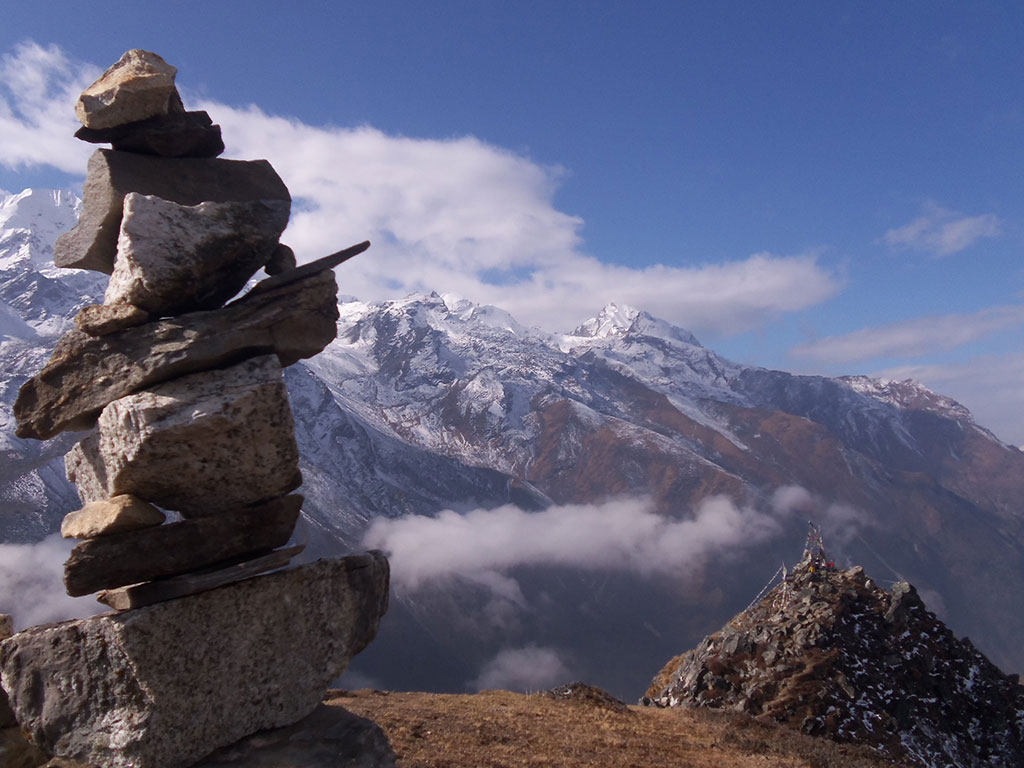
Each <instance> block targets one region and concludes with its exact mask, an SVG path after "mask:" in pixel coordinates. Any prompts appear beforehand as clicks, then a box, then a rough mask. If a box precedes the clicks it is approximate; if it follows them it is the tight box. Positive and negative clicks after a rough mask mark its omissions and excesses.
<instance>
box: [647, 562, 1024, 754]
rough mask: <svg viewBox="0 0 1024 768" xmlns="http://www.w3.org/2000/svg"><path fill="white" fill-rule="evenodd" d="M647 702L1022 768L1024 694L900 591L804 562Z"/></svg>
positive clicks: (906, 590)
mask: <svg viewBox="0 0 1024 768" xmlns="http://www.w3.org/2000/svg"><path fill="white" fill-rule="evenodd" d="M642 703H645V704H648V705H655V706H661V707H672V706H687V707H694V706H700V707H710V708H715V709H731V710H739V711H742V712H747V713H749V714H752V715H755V716H758V717H761V718H764V719H769V720H775V721H778V722H782V723H785V724H787V725H790V726H792V727H794V728H797V729H799V730H801V731H803V732H805V733H810V734H815V735H824V736H828V737H830V738H832V739H835V740H837V741H852V742H859V743H865V744H868V745H870V746H873V747H876V748H878V749H880V750H882V751H883V752H885V753H887V754H888V755H889V756H890V757H892V758H893V759H896V760H898V761H907V762H909V763H911V764H913V765H917V766H922V767H924V768H940V767H943V766H957V767H958V768H982V766H992V767H999V766H1002V767H1005V768H1011V766H1019V765H1022V764H1024V688H1022V687H1021V686H1020V684H1019V680H1018V677H1017V675H1004V674H1003V673H1002V672H1000V670H999V669H998V668H997V667H996V666H995V665H993V664H992V663H991V662H990V661H989V660H988V659H987V658H986V657H985V656H984V655H982V654H981V653H980V652H979V651H978V650H977V649H976V648H975V647H974V646H973V645H972V644H971V642H970V641H969V640H968V639H966V638H964V639H963V640H958V639H957V638H956V637H954V636H953V633H952V632H950V630H949V629H948V628H947V627H946V626H945V625H944V624H943V623H942V622H941V621H939V620H938V619H937V618H936V617H935V615H934V614H933V613H931V612H930V611H928V610H927V609H926V608H925V605H924V603H923V602H922V601H921V599H920V597H918V594H917V591H916V590H915V589H914V587H912V586H911V585H910V584H907V583H906V582H899V583H897V584H896V585H895V586H894V587H893V588H892V591H891V592H886V591H885V590H882V589H880V588H879V587H878V586H877V585H875V584H874V582H872V581H871V579H869V578H867V577H866V576H865V574H864V571H863V569H862V568H860V567H854V568H851V569H849V570H847V571H836V570H834V569H832V568H830V567H828V566H826V565H824V563H823V562H822V561H818V562H815V561H814V560H811V559H805V560H804V561H803V562H802V563H801V564H800V565H798V566H797V568H796V570H795V571H794V573H793V574H792V576H791V577H790V579H789V580H788V581H784V582H783V583H782V584H780V585H779V586H777V587H776V588H775V589H773V590H772V591H771V592H769V593H768V594H767V595H766V596H765V597H764V598H763V599H762V600H761V601H760V602H758V603H756V604H754V605H752V606H751V607H749V608H748V609H746V610H745V611H743V612H742V613H740V614H739V615H738V616H736V617H735V618H733V619H732V621H730V622H729V623H728V624H726V626H724V627H723V628H722V629H721V630H720V631H719V632H716V633H715V634H713V635H710V636H709V637H706V638H705V639H704V640H703V641H702V642H701V643H700V645H698V646H697V647H696V648H695V649H693V650H691V651H688V652H686V653H685V654H684V655H683V656H681V657H677V658H675V659H673V660H672V661H670V662H669V663H668V665H667V666H666V667H665V668H664V669H663V670H662V671H661V673H659V675H658V676H657V677H655V679H654V681H653V682H652V684H651V687H650V688H649V689H648V692H647V695H646V696H645V697H644V699H642Z"/></svg>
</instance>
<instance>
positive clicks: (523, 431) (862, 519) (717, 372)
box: [0, 192, 1024, 698]
mask: <svg viewBox="0 0 1024 768" xmlns="http://www.w3.org/2000/svg"><path fill="white" fill-rule="evenodd" d="M40 195H43V193H38V192H35V193H32V195H30V196H25V197H22V196H18V198H20V199H15V198H8V199H7V201H6V202H5V203H4V206H5V208H4V210H5V211H7V212H8V216H7V218H6V219H4V220H3V222H0V223H2V225H3V226H5V227H7V228H6V229H4V230H3V231H2V232H0V302H2V304H0V362H2V367H0V370H2V374H0V409H2V410H0V420H2V426H3V432H2V435H0V450H3V451H4V452H5V456H6V459H5V461H4V462H3V464H2V469H0V475H2V476H0V504H2V505H3V509H4V512H5V514H4V516H3V517H2V518H0V541H29V540H34V539H39V538H42V537H43V536H44V535H46V534H47V533H49V532H51V531H53V530H56V528H57V526H58V524H59V520H60V518H61V516H62V515H63V514H64V513H66V512H67V511H69V510H71V509H73V508H75V506H76V496H75V492H74V488H73V486H71V485H69V484H68V483H67V482H66V481H65V480H64V479H63V474H62V467H61V459H60V456H62V454H63V453H64V451H66V450H67V448H68V447H69V446H70V445H71V444H72V443H73V441H74V439H75V438H74V436H68V435H63V436H59V437H58V438H56V439H54V440H52V441H47V442H45V443H38V442H35V441H28V440H20V439H18V438H16V437H14V435H13V422H12V420H11V415H10V407H11V403H12V402H13V399H14V396H15V394H16V393H17V389H18V387H19V386H20V384H21V382H23V381H24V380H25V379H26V378H27V377H28V376H30V375H32V373H34V372H35V371H36V370H38V368H39V367H41V365H42V364H43V362H45V359H46V356H47V355H48V351H49V348H50V347H52V345H53V343H54V341H55V339H56V336H57V335H58V334H59V333H60V332H62V330H63V329H64V328H65V327H66V324H67V322H68V318H69V317H70V316H71V315H72V314H73V313H74V311H75V310H76V309H77V307H79V306H81V305H83V304H86V303H91V302H92V301H95V300H96V299H97V298H98V296H99V295H100V293H101V292H102V290H103V281H104V280H105V278H104V277H103V276H102V275H93V274H90V273H82V272H77V271H73V270H56V269H53V268H52V265H49V261H48V259H49V252H48V250H47V249H48V248H49V246H50V243H52V239H53V237H55V236H56V234H57V233H58V232H59V231H61V229H62V228H67V227H68V226H70V225H71V223H72V221H73V218H74V207H75V204H76V203H75V201H73V199H70V198H68V197H66V196H64V197H62V196H61V195H53V194H51V193H45V195H43V196H42V197H40ZM46 195H49V197H46ZM28 200H32V201H34V202H33V203H32V204H33V205H34V206H35V208H34V209H33V215H32V216H31V217H25V216H22V215H21V209H22V207H23V206H25V205H26V202H25V201H28ZM30 207H31V206H30ZM36 209H38V210H36ZM26 210H27V208H26ZM36 213H39V215H35V214H36ZM12 222H13V224H12ZM357 268H358V262H354V263H353V265H351V266H349V267H346V269H357ZM342 277H343V276H342ZM340 309H341V319H340V321H339V325H338V339H337V340H336V341H335V342H334V343H332V344H331V345H330V346H329V347H328V348H327V349H326V350H325V351H324V352H323V353H322V354H321V355H319V356H317V357H316V358H314V359H312V360H309V361H306V362H305V363H303V364H298V365H295V366H293V367H292V368H290V369H288V372H287V377H286V378H287V381H288V385H289V389H290V392H291V397H292V404H293V410H294V411H295V416H296V429H297V435H298V440H299V446H300V451H301V454H302V472H303V476H304V478H305V483H304V486H303V488H302V493H304V494H305V496H306V499H307V501H306V504H305V506H304V510H303V514H304V517H305V522H306V525H305V526H304V527H303V531H304V533H303V535H304V536H305V537H306V538H307V541H308V543H309V544H310V551H312V552H314V553H328V552H336V551H338V550H340V549H347V548H356V547H360V546H362V545H363V544H362V540H363V537H364V535H365V532H366V529H367V527H368V526H369V525H371V524H372V523H373V522H374V521H378V522H379V521H381V520H385V521H387V520H391V521H396V520H398V519H400V518H403V517H404V516H409V515H417V516H434V515H437V514H438V513H439V512H441V511H442V510H446V509H447V510H454V511H455V513H457V515H458V516H457V517H453V516H448V517H445V516H443V515H442V516H439V517H437V518H436V519H435V520H434V521H433V524H436V526H438V527H437V528H431V527H429V526H428V527H425V528H423V531H424V533H423V536H424V537H425V538H423V541H424V544H423V546H422V547H411V548H409V547H404V546H403V545H402V541H404V540H405V539H402V536H411V535H413V534H415V532H416V531H418V530H420V529H418V528H417V529H415V530H414V529H413V528H407V527H403V525H408V524H409V521H408V520H406V521H405V522H404V523H401V522H393V523H391V524H390V527H389V526H383V527H377V528H375V529H374V531H375V533H374V536H373V537H372V539H371V540H372V543H374V544H375V545H378V546H384V547H385V548H387V549H389V550H391V551H393V553H394V560H393V565H394V567H395V576H396V579H395V592H396V595H395V596H396V598H397V599H396V600H395V601H394V602H393V606H394V608H393V610H392V613H391V614H390V615H389V617H388V619H387V621H385V623H384V625H383V627H382V631H381V636H380V638H379V640H378V642H376V643H375V644H374V645H373V646H371V648H370V649H368V651H367V652H366V653H365V654H364V655H363V656H361V657H359V659H357V661H356V664H355V665H354V667H355V668H356V669H357V670H358V671H360V672H361V673H362V674H364V675H369V676H370V677H372V678H373V679H374V680H375V681H376V682H377V683H379V684H380V685H381V686H383V687H391V688H408V687H418V688H426V689H434V690H439V689H448V690H459V689H461V688H463V687H464V686H466V685H469V686H472V685H473V684H475V683H476V682H480V681H481V680H483V679H484V676H483V675H482V673H483V672H484V671H486V670H492V671H493V669H495V666H494V663H495V662H499V661H500V659H499V656H500V652H501V651H509V650H516V651H520V650H524V649H526V650H529V649H533V651H534V652H536V653H541V652H544V653H547V654H548V655H547V656H545V657H544V658H546V659H547V661H548V662H550V664H549V669H550V670H551V671H552V674H554V670H558V671H559V672H560V673H561V672H563V671H564V672H565V673H566V674H564V675H560V677H569V676H571V677H577V678H581V679H587V680H590V681H592V682H594V683H597V684H599V685H601V686H603V687H605V688H608V689H609V690H612V691H613V692H615V693H617V694H619V695H621V696H626V697H631V698H632V697H635V696H637V695H639V693H640V692H641V690H642V688H643V686H644V684H645V681H646V680H648V679H649V678H650V676H651V674H652V673H653V672H654V670H655V669H656V668H657V666H658V665H659V664H660V663H661V662H662V661H663V660H664V659H665V658H667V657H668V656H670V655H672V654H673V653H675V652H677V651H678V649H679V648H680V647H687V646H688V645H689V644H695V643H696V642H697V641H698V640H699V639H700V638H701V637H703V636H704V635H705V634H707V633H708V632H709V631H711V630H713V629H714V628H716V627H717V626H720V625H721V624H722V622H723V621H725V620H726V619H727V618H728V617H729V616H732V615H734V614H735V613H736V612H737V611H738V610H740V609H742V608H743V606H744V605H746V603H747V602H749V600H750V599H751V597H753V595H755V594H756V593H757V591H758V589H759V588H760V587H761V585H762V584H763V582H764V581H766V580H767V578H768V577H769V576H770V575H771V574H772V573H773V572H774V571H775V570H776V568H777V567H778V564H779V561H780V560H783V559H788V560H792V559H793V558H794V556H795V555H796V554H798V553H797V552H796V551H795V550H796V549H797V548H798V546H799V543H800V542H801V541H802V532H803V529H804V526H805V525H806V520H807V518H808V517H813V518H814V519H815V520H816V521H818V522H820V523H821V524H822V528H823V530H824V533H825V536H826V539H827V541H828V543H829V545H830V548H831V549H832V550H833V551H836V552H838V559H839V560H840V561H841V563H845V562H858V563H863V564H864V565H865V567H866V568H867V569H868V570H869V571H870V572H872V573H874V574H876V575H877V576H878V577H879V578H881V579H886V578H890V579H892V580H893V581H896V580H901V579H905V580H908V581H911V582H913V583H914V584H915V585H917V587H918V588H919V589H920V590H921V593H922V595H923V597H924V599H925V601H926V602H927V603H928V605H929V607H930V608H931V609H933V610H935V611H937V612H938V613H939V614H940V616H941V617H942V618H943V619H944V620H946V622H947V623H948V624H949V626H950V627H952V629H953V630H954V631H955V632H957V633H959V634H964V633H969V634H970V635H971V637H972V639H973V640H974V641H975V643H976V644H977V645H978V647H979V648H981V649H982V650H983V651H984V652H985V653H987V654H988V655H989V656H990V658H992V659H993V661H995V662H996V663H997V664H999V665H1000V666H1002V667H1003V668H1004V669H1006V670H1007V671H1013V670H1020V669H1024V650H1022V647H1021V644H1020V643H1019V637H1021V636H1022V635H1024V616H1022V615H1021V614H1020V612H1019V611H1018V610H1017V609H1016V607H1017V603H1018V597H1017V596H1019V595H1020V594H1022V593H1024V509H1022V507H1021V502H1020V500H1021V499H1024V454H1022V453H1021V452H1020V451H1018V450H1017V449H1015V448H1012V447H1009V446H1006V445H1003V444H1002V443H1000V442H999V441H998V440H996V439H995V438H994V437H993V436H992V435H991V434H990V433H989V432H987V431H986V430H985V429H983V428H982V427H980V426H979V425H977V424H975V423H974V421H973V420H972V418H971V416H970V414H969V413H968V412H967V411H966V410H965V409H964V408H963V407H962V406H960V405H959V404H957V403H955V402H953V401H952V400H949V399H947V398H944V397H942V396H940V395H937V394H935V393H933V392H930V391H928V390H927V389H925V388H923V387H921V386H919V385H917V384H915V383H913V382H909V381H906V382H883V381H877V380H872V379H867V378H863V377H851V378H843V379H828V378H821V377H812V376H793V375H790V374H787V373H784V372H780V371H769V370H764V369H760V368H751V367H747V366H743V365H740V364H737V363H733V362H730V361H727V360H724V359H722V358H720V357H718V356H717V355H715V354H714V352H712V351H710V350H708V349H706V348H704V347H702V346H701V345H700V344H699V343H698V341H697V340H696V339H695V338H694V337H693V336H692V335H691V334H689V333H688V332H686V331H685V330H683V329H680V328H676V327H674V326H672V325H670V324H668V323H665V322H663V321H660V320H658V319H656V318H653V317H651V316H649V315H647V314H646V313H643V312H639V311H636V310H633V309H630V308H626V307H615V306H614V305H612V306H609V307H607V308H606V309H605V310H604V311H602V312H601V313H599V314H598V315H597V316H596V317H595V318H593V319H592V320H589V321H587V322H586V323H583V324H582V325H581V326H580V327H579V328H577V329H576V330H575V331H573V332H572V333H571V334H568V335H551V334H547V333H543V332H540V331H537V330H533V329H530V328H527V327H525V326H523V325H520V323H518V322H517V321H516V320H515V319H513V318H512V317H510V316H509V315H508V314H507V313H505V312H503V311H502V310H500V309H497V308H495V307H482V306H477V305H474V304H472V303H470V302H468V301H464V300H459V299H453V298H451V297H441V296H438V295H436V294H430V295H414V296H410V297H407V298H405V299H402V300H399V301H391V302H382V303H377V304H366V303H362V302H359V301H355V300H346V301H344V302H343V303H342V304H341V307H340ZM474 510H476V511H477V512H474ZM479 510H494V512H493V513H492V514H490V516H487V515H484V514H480V513H479V512H478V511H479ZM514 510H526V511H527V512H530V513H532V514H534V515H537V516H536V517H516V516H515V515H514V514H513V512H514ZM588 515H589V517H588ZM588 521H589V522H588ZM412 522H422V521H416V520H413V521H412ZM427 522H428V523H430V522H431V521H429V520H428V521H427ZM502 525H506V526H507V527H506V528H502V527H501V526H502ZM568 526H576V533H571V534H566V533H565V528H566V527H568ZM615 526H620V528H616V527H615ZM406 531H410V532H411V533H409V534H406ZM434 531H439V532H440V535H439V537H438V538H437V539H436V540H435V539H432V538H429V536H430V535H432V533H431V532H434ZM502 536H504V537H505V538H502ZM456 550H457V551H456ZM403 559H404V561H405V562H404V563H403ZM413 565H415V566H416V569H418V570H414V569H413ZM407 566H408V567H407ZM403 574H405V575H404V576H403ZM502 658H506V657H502ZM517 658H520V659H522V658H529V656H528V654H527V656H523V657H517ZM559 664H560V665H561V669H559V668H558V665H559ZM499 666H500V664H499ZM522 666H523V665H522V664H520V665H519V667H516V668H515V669H510V670H506V671H507V673H508V676H510V677H509V680H510V681H511V682H508V684H509V685H512V686H513V687H514V684H515V683H516V679H517V678H516V677H515V675H516V674H518V673H519V672H522V669H521V668H520V667H522ZM525 666H527V667H530V666H533V667H534V668H536V667H538V665H535V664H534V665H531V664H529V663H526V664H525ZM539 666H541V667H542V666H543V665H539ZM539 674H540V673H539V672H538V675H539ZM560 677H555V678H553V679H551V680H542V679H540V677H538V678H536V686H535V687H545V686H548V685H550V684H554V683H557V682H560V681H561V679H560ZM487 679H491V678H487ZM522 679H523V680H526V678H522ZM533 679H534V678H530V679H529V680H533ZM529 680H527V682H523V683H521V687H529V685H530V684H531V683H530V682H529Z"/></svg>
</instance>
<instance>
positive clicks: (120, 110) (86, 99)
mask: <svg viewBox="0 0 1024 768" xmlns="http://www.w3.org/2000/svg"><path fill="white" fill-rule="evenodd" d="M177 73H178V70H177V69H176V68H175V67H172V66H171V65H170V64H168V63H167V62H166V61H164V60H163V59H162V58H161V57H160V56H158V55H157V54H155V53H152V52H151V51H143V50H141V49H139V48H133V49H132V50H130V51H127V52H126V53H125V54H124V55H123V56H122V57H121V58H120V59H118V61H117V63H116V64H114V65H113V66H112V67H110V68H109V69H108V70H107V71H106V72H104V73H103V74H102V75H101V76H100V78H99V80H97V81H96V82H94V83H93V84H92V85H90V86H89V87H88V88H86V89H85V90H84V91H82V95H81V96H79V97H78V101H77V103H76V104H75V115H76V116H77V117H78V119H79V121H80V122H81V123H82V125H84V126H85V127H86V128H94V129H101V128H112V127H114V126H115V125H122V124H124V123H133V122H135V121H137V120H145V119H146V118H147V117H153V116H154V115H166V114H167V113H169V112H183V111H184V108H183V107H182V106H181V98H180V97H179V96H178V90H177V88H175V87H174V76H175V75H176V74H177Z"/></svg>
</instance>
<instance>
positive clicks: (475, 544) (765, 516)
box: [364, 496, 788, 605]
mask: <svg viewBox="0 0 1024 768" xmlns="http://www.w3.org/2000/svg"><path fill="white" fill-rule="evenodd" d="M785 514H788V512H786V511H782V512H781V515H785ZM779 516H780V513H779V512H778V511H775V510H773V511H759V510H756V509H754V508H752V507H746V506H741V505H737V504H735V503H733V502H732V501H731V500H730V499H728V498H726V497H724V496H714V497H710V498H708V499H705V500H704V501H703V502H701V504H700V506H699V507H698V508H697V510H696V511H695V513H694V515H693V517H691V518H689V519H673V518H668V517H664V516H662V515H658V514H656V513H655V512H654V511H653V509H652V506H651V504H650V502H649V501H648V500H644V499H629V500H615V501H609V502H607V503H604V504H596V505H586V504H579V505H576V504H573V505H565V506H558V507H550V508H548V509H546V510H543V511H541V512H524V511H523V510H521V509H518V508H517V507H513V506H504V507H498V508H497V509H491V510H475V511H472V512H468V513H465V514H459V513H457V512H453V511H450V510H449V511H444V512H441V513H440V514H438V515H437V516H436V517H426V516H417V515H410V516H406V517H401V518H397V519H385V518H378V519H376V520H375V521H374V522H373V524H372V525H371V526H370V528H369V529H368V531H367V533H366V536H365V539H364V544H366V546H368V547H373V548H377V549H383V550H385V551H386V552H388V553H389V555H390V559H391V567H392V571H391V575H392V581H393V583H394V584H395V585H396V586H397V587H399V588H400V589H410V590H415V589H418V588H419V587H421V586H423V585H425V584H427V583H428V582H431V581H434V580H438V579H446V578H452V577H458V578H462V579H466V580H468V581H471V582H473V583H476V584H480V585H483V586H485V587H487V588H488V589H490V590H491V591H492V592H493V593H495V594H500V595H501V596H503V597H505V598H506V599H508V600H510V601H512V602H515V603H518V604H520V605H522V604H523V602H524V601H523V597H522V593H521V592H520V590H519V585H518V583H517V582H516V581H515V580H514V579H513V578H512V577H510V576H509V575H508V572H509V571H510V570H511V569H513V568H516V567H518V566H524V565H556V566H568V567H572V568H579V569H582V570H600V571H624V572H631V573H636V574H640V575H645V576H646V575H652V574H672V575H673V576H674V577H680V576H685V575H686V574H688V573H692V572H694V571H696V570H697V569H698V568H699V567H700V565H701V564H702V563H703V562H704V560H705V558H707V557H709V556H714V555H719V554H722V553H724V552H726V551H728V550H734V549H735V550H739V549H742V548H744V547H749V546H753V545H756V544H758V543H761V542H763V541H765V540H766V539H769V538H771V537H773V536H775V535H777V534H778V533H779V531H780V530H781V527H780V524H779Z"/></svg>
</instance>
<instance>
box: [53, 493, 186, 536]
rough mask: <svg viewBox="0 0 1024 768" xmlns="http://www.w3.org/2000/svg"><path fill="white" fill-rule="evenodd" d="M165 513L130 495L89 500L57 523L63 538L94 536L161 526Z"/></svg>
mask: <svg viewBox="0 0 1024 768" xmlns="http://www.w3.org/2000/svg"><path fill="white" fill-rule="evenodd" d="M166 519H167V518H166V516H165V515H164V513H163V512H161V511H160V510H159V509H157V508H156V507H154V506H153V505H152V504H150V503H149V502H146V501H143V500H142V499H139V498H136V497H135V496H132V495H131V494H127V493H125V494H121V495H120V496H114V497H112V498H109V499H100V500H99V501H91V502H89V503H88V504H86V505H85V506H84V507H82V508H81V509H79V510H77V511H76V512H69V513H68V514H67V515H66V516H65V517H64V520H63V522H61V524H60V535H61V536H63V537H64V538H65V539H95V538H97V537H99V536H109V535H112V534H117V533H127V532H129V531H138V530H141V529H143V528H152V527H153V526H155V525H160V524H161V523H162V522H163V521H164V520H166Z"/></svg>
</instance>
